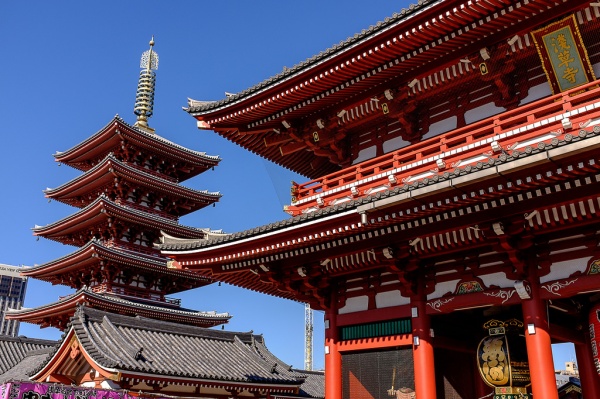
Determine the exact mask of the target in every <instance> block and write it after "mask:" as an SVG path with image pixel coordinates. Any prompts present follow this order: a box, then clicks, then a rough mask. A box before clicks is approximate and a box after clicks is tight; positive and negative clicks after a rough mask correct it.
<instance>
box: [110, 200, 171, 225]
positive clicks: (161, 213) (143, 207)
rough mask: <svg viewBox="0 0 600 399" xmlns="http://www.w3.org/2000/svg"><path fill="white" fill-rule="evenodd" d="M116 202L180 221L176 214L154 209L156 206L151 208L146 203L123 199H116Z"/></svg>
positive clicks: (126, 206)
mask: <svg viewBox="0 0 600 399" xmlns="http://www.w3.org/2000/svg"><path fill="white" fill-rule="evenodd" d="M115 203H116V204H118V205H121V206H122V207H125V208H131V209H134V210H137V211H140V212H144V213H149V214H151V215H156V216H160V217H162V218H165V219H169V220H173V221H175V222H176V221H178V220H179V217H178V216H175V215H171V214H170V213H167V212H165V211H161V210H158V209H154V208H150V207H149V206H144V205H139V204H136V203H133V202H129V201H122V200H119V199H117V200H116V201H115Z"/></svg>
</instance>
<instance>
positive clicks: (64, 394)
mask: <svg viewBox="0 0 600 399" xmlns="http://www.w3.org/2000/svg"><path fill="white" fill-rule="evenodd" d="M0 399H139V396H137V395H136V396H131V395H129V394H128V393H127V392H126V391H112V390H105V389H93V388H86V387H72V386H68V385H62V384H45V383H32V382H9V383H7V384H2V385H0Z"/></svg>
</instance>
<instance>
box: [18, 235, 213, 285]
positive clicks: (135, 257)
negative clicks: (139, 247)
mask: <svg viewBox="0 0 600 399" xmlns="http://www.w3.org/2000/svg"><path fill="white" fill-rule="evenodd" d="M107 265H113V266H114V267H116V268H117V269H118V270H121V269H128V270H130V271H131V270H133V271H137V273H138V274H153V275H158V276H159V277H160V278H161V279H164V280H165V281H168V282H169V284H165V285H164V290H165V291H164V292H165V294H173V293H177V292H181V291H184V290H188V289H192V288H197V287H202V286H205V285H208V284H211V283H213V280H212V279H210V278H209V277H205V276H201V275H199V274H198V273H193V272H191V271H187V270H178V269H175V268H172V267H168V261H167V259H165V258H164V257H162V256H152V255H146V254H142V253H139V252H135V251H130V250H127V249H123V248H116V247H114V246H109V245H106V244H105V243H103V242H102V241H100V240H96V239H94V240H92V241H90V242H88V243H87V244H85V245H84V246H83V247H81V248H79V249H77V250H76V251H74V252H72V253H70V254H68V255H65V256H63V257H60V258H58V259H55V260H53V261H51V262H48V263H45V264H43V265H38V266H35V267H31V268H27V269H24V270H23V271H22V273H21V274H22V275H23V276H27V277H34V278H36V279H39V280H43V281H47V282H50V283H52V284H65V285H69V286H70V287H72V288H79V286H78V284H77V283H76V282H73V281H71V279H70V278H69V277H70V276H71V275H73V274H77V275H78V276H79V275H80V272H81V271H82V270H85V271H86V272H87V273H88V274H89V275H92V274H94V270H98V269H100V268H106V267H107Z"/></svg>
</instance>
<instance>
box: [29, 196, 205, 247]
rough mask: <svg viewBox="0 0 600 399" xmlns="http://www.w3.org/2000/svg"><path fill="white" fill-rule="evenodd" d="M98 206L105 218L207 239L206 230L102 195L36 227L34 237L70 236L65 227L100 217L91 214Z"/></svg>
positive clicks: (75, 225)
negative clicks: (59, 217) (79, 207)
mask: <svg viewBox="0 0 600 399" xmlns="http://www.w3.org/2000/svg"><path fill="white" fill-rule="evenodd" d="M97 206H99V207H101V208H102V209H101V210H99V212H100V213H101V214H102V215H105V216H104V217H106V215H113V216H116V217H122V218H124V219H125V220H127V221H128V222H129V223H131V222H137V223H140V224H143V226H144V227H148V228H154V229H158V230H164V231H167V232H168V233H169V234H173V235H177V234H179V235H183V234H190V235H194V236H196V237H198V238H200V237H205V236H206V233H207V231H206V229H201V228H196V227H188V226H183V225H181V224H179V223H177V222H175V221H173V220H170V219H167V218H164V217H161V216H158V215H154V214H151V213H148V212H142V211H139V210H137V209H134V208H130V207H128V206H124V205H119V204H117V203H116V202H114V201H112V200H111V199H110V198H108V197H107V196H105V195H104V194H102V195H100V196H99V197H98V198H96V199H95V200H94V201H93V202H91V203H90V204H89V205H88V206H86V207H85V208H82V209H80V210H78V211H77V212H75V213H73V214H72V215H70V216H67V217H65V218H63V219H61V220H59V221H56V222H54V223H50V224H48V225H46V226H35V227H34V228H33V232H34V235H41V236H45V235H49V237H48V238H54V235H59V234H60V235H65V234H68V232H66V231H65V230H67V227H66V226H65V225H68V224H71V225H72V226H71V227H69V229H70V230H74V229H75V230H76V229H77V228H78V227H77V226H78V225H79V224H80V223H81V222H78V220H79V219H81V220H87V221H89V220H90V219H93V218H94V217H95V216H97V217H99V216H98V215H99V214H100V213H99V214H98V215H96V214H90V213H91V212H94V209H95V208H96V207H97ZM102 211H103V212H102ZM52 230H54V231H55V232H54V233H52ZM49 232H50V233H49ZM60 235H59V237H60Z"/></svg>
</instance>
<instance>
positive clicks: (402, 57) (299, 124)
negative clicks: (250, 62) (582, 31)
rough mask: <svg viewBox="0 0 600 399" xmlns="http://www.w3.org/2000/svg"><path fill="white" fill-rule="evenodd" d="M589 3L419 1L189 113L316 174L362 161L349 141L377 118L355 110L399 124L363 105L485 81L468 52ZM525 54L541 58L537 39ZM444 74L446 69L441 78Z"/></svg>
mask: <svg viewBox="0 0 600 399" xmlns="http://www.w3.org/2000/svg"><path fill="white" fill-rule="evenodd" d="M588 6H589V3H586V2H583V1H581V0H574V1H559V2H552V1H548V0H532V1H526V2H523V1H520V0H506V1H486V0H474V1H470V0H465V1H463V0H445V1H439V0H438V1H435V0H434V1H427V0H424V1H419V4H416V5H411V6H410V7H409V9H408V10H403V11H402V12H401V13H399V14H395V15H394V16H392V17H391V18H388V19H386V20H385V21H384V22H380V23H378V24H377V25H376V26H373V27H371V28H370V29H368V30H364V31H363V32H362V33H360V34H357V35H355V36H354V37H352V38H349V39H348V40H346V41H344V42H342V43H340V44H339V45H336V46H334V47H332V48H330V49H328V50H326V51H324V52H322V53H320V54H319V55H317V56H315V57H313V58H311V59H309V60H307V61H305V62H303V63H300V64H299V65H297V66H295V67H293V68H291V69H289V70H284V72H282V73H280V74H278V75H276V76H274V77H272V78H270V79H268V80H266V81H264V82H262V83H259V84H257V85H255V86H253V87H251V88H250V89H248V90H245V91H243V92H241V93H239V94H236V95H233V96H228V97H227V98H225V99H223V100H220V101H215V102H207V101H195V100H189V101H188V107H187V108H185V110H186V111H187V112H188V113H190V114H191V115H192V116H193V117H194V118H196V119H197V120H198V122H197V124H198V127H199V128H200V129H208V130H214V131H216V132H217V133H218V134H219V135H221V136H223V137H225V138H226V139H228V140H230V141H232V142H234V143H235V144H237V145H239V146H241V147H243V148H245V149H247V150H249V151H252V152H254V153H257V154H259V155H261V156H263V157H265V158H267V159H269V160H271V161H273V162H275V163H277V164H279V165H282V166H284V167H286V168H289V169H291V170H293V171H295V172H297V173H300V174H302V175H305V176H308V177H310V178H316V177H319V176H323V175H324V174H327V173H331V172H332V171H334V170H338V169H339V168H340V167H343V166H347V165H348V164H350V162H352V161H353V160H355V159H356V156H357V154H356V153H354V154H351V151H350V148H349V142H350V141H351V140H352V138H353V136H358V135H360V134H361V133H363V131H362V130H364V129H367V128H366V126H368V124H367V125H362V124H361V123H362V122H360V119H365V120H366V119H369V118H366V117H365V118H358V119H357V122H356V124H355V123H352V122H348V123H346V122H347V120H346V119H345V118H346V116H343V115H345V114H350V113H351V110H357V112H359V113H360V114H364V113H369V115H371V116H372V117H373V118H375V117H377V118H379V119H378V122H377V123H376V124H377V126H378V127H380V128H382V129H383V130H384V131H385V130H386V129H390V130H394V129H396V130H397V129H399V127H398V126H397V125H394V124H396V123H398V117H405V116H406V115H403V114H402V113H400V111H398V112H391V111H390V112H389V114H388V113H387V112H385V111H383V108H381V107H379V106H376V107H375V108H377V111H376V112H375V111H374V112H372V113H370V111H369V112H367V111H365V110H364V109H363V105H364V106H365V107H366V105H368V104H372V103H377V104H383V103H386V104H388V105H390V104H393V105H394V106H397V107H398V108H399V109H403V108H408V107H405V105H406V103H407V101H405V100H410V101H413V100H414V101H422V100H424V98H426V97H427V96H431V97H432V98H434V100H433V102H435V98H438V96H437V94H439V93H440V91H443V90H445V88H446V87H447V86H448V84H456V85H464V84H465V83H467V82H469V83H471V84H474V85H476V86H479V85H480V84H481V73H480V72H479V68H478V67H477V65H476V64H473V65H472V64H471V61H468V63H466V64H465V63H464V60H465V59H468V57H470V56H473V55H476V56H477V57H479V51H480V50H481V49H482V48H487V47H496V46H500V47H502V52H503V53H506V49H505V47H508V48H512V49H511V50H510V51H511V53H512V52H513V51H514V49H516V48H518V47H521V42H522V41H523V40H528V39H526V36H527V35H528V32H529V31H530V30H531V28H532V27H533V26H539V25H540V24H545V23H547V22H548V21H551V20H553V19H555V18H556V17H557V16H559V15H565V14H567V13H572V12H574V11H578V10H582V9H583V8H585V7H588ZM586 11H587V12H592V13H593V12H594V11H593V10H586ZM512 38H516V39H518V43H516V44H515V43H514V42H513V41H512ZM509 39H511V40H510V43H508V42H509ZM523 53H524V54H523V56H525V53H526V54H527V56H533V57H535V55H536V54H535V49H534V48H533V47H531V46H530V47H528V48H527V50H526V51H524V52H523ZM440 71H442V72H444V73H443V74H441V75H446V76H441V78H440V77H438V76H437V72H440ZM457 71H459V72H457ZM490 87H492V88H493V90H494V91H495V90H496V88H495V86H490ZM386 91H387V92H388V94H384V93H385V92H386ZM392 99H393V101H392ZM400 99H404V100H402V101H400ZM371 100H373V101H371ZM450 101H452V100H451V99H450ZM390 107H391V108H394V107H392V106H390ZM359 108H360V110H358V109H359ZM386 109H387V106H386ZM341 111H344V113H342V112H341ZM371 111H373V110H372V109H371ZM384 114H385V115H384ZM340 115H342V116H340ZM319 120H321V126H319V123H318V121H319ZM369 120H371V122H373V121H375V119H369ZM323 125H325V128H323ZM353 127H356V130H353ZM370 128H373V126H371V127H370ZM321 129H322V130H321ZM367 131H368V129H367ZM315 134H316V135H315ZM324 137H325V139H324ZM335 137H337V138H335ZM330 141H333V143H334V146H333V147H330ZM334 147H335V148H334ZM352 157H354V158H352Z"/></svg>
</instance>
